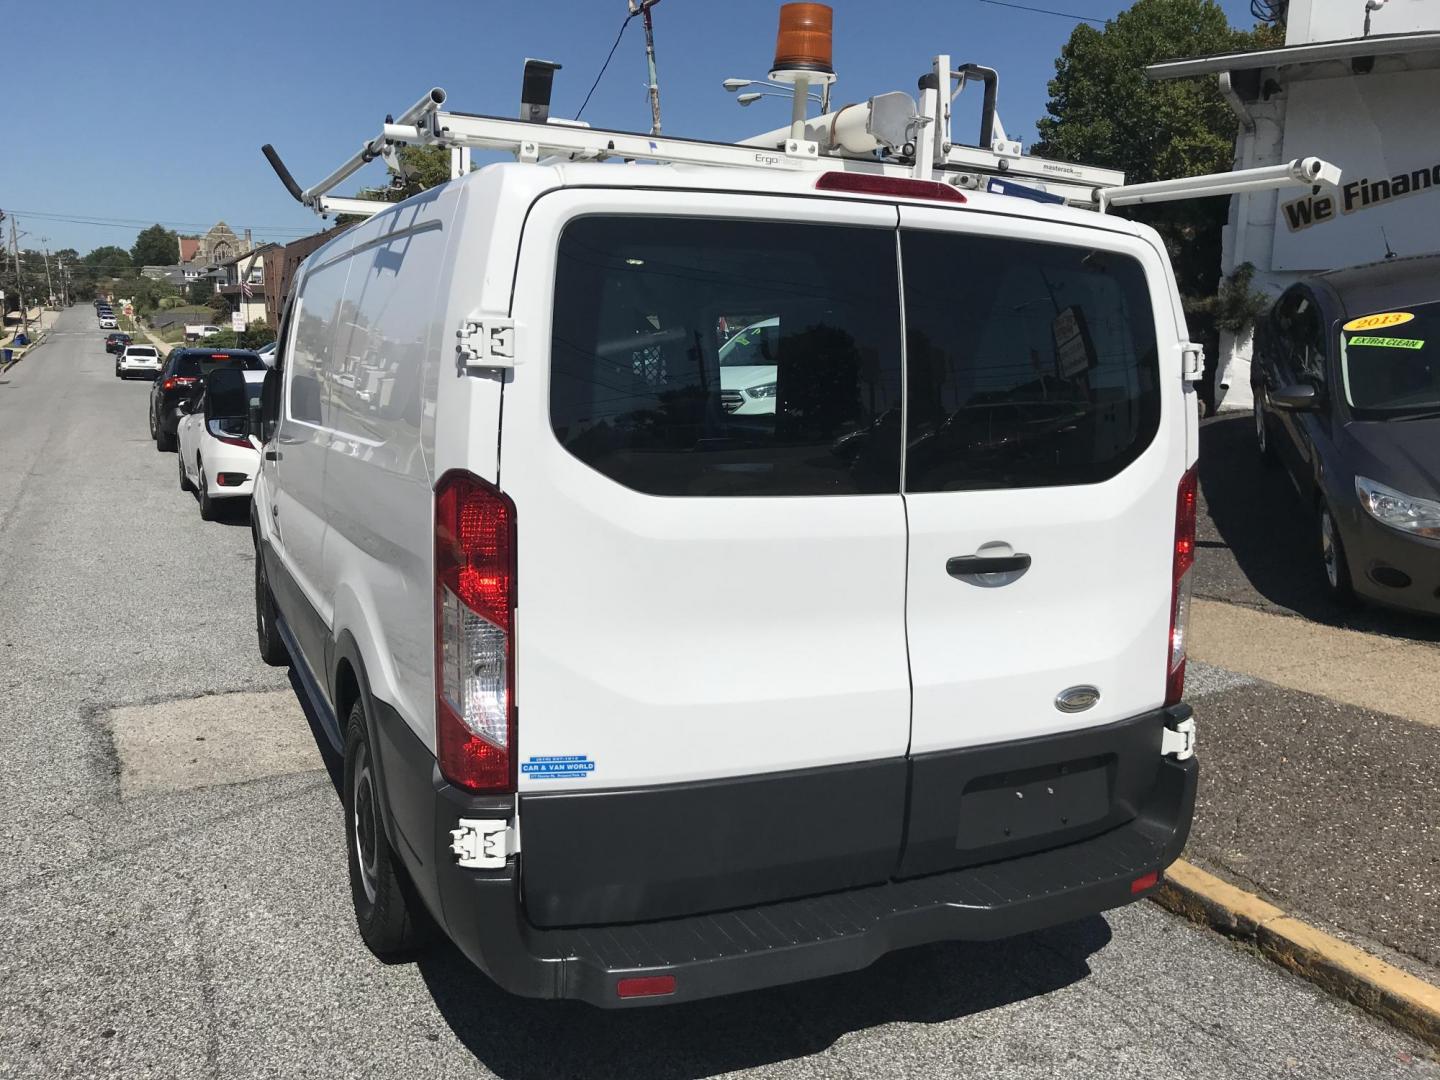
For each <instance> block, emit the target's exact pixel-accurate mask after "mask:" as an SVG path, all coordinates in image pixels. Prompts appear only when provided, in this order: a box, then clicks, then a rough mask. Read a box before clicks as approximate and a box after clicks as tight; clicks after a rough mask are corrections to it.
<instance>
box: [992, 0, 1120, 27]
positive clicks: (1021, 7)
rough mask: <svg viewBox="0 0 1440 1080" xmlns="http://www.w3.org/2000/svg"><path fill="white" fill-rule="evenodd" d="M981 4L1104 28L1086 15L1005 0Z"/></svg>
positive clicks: (1097, 20) (1099, 20)
mask: <svg viewBox="0 0 1440 1080" xmlns="http://www.w3.org/2000/svg"><path fill="white" fill-rule="evenodd" d="M980 2H981V3H982V4H994V5H995V6H996V7H1007V8H1014V9H1015V10H1017V11H1032V12H1034V13H1035V14H1036V15H1058V16H1059V17H1060V18H1062V19H1074V20H1075V21H1076V22H1087V23H1094V24H1095V25H1096V26H1104V25H1105V20H1104V19H1092V18H1090V16H1088V15H1072V14H1071V13H1070V12H1068V11H1051V10H1050V9H1049V8H1038V7H1029V6H1027V5H1025V4H1009V3H1006V2H1005V0H980Z"/></svg>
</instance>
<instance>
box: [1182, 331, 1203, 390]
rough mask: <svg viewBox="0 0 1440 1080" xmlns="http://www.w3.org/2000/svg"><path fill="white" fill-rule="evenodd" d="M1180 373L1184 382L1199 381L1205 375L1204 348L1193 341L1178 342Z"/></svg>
mask: <svg viewBox="0 0 1440 1080" xmlns="http://www.w3.org/2000/svg"><path fill="white" fill-rule="evenodd" d="M1180 373H1181V375H1182V376H1183V377H1184V379H1185V381H1186V382H1199V381H1200V380H1201V379H1202V378H1203V377H1204V376H1205V350H1204V348H1203V347H1201V346H1199V345H1196V344H1195V343H1194V342H1193V341H1182V342H1181V343H1180Z"/></svg>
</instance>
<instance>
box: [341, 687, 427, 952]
mask: <svg viewBox="0 0 1440 1080" xmlns="http://www.w3.org/2000/svg"><path fill="white" fill-rule="evenodd" d="M374 762H375V758H374V755H373V753H372V752H371V749H370V736H369V734H368V733H367V731H366V729H365V708H364V705H363V703H362V702H359V701H357V702H356V703H355V705H354V707H353V708H351V710H350V719H349V723H348V725H347V726H346V729H345V795H344V801H345V849H346V852H347V854H348V855H349V859H348V860H347V861H348V862H349V866H350V896H351V899H352V900H353V901H354V903H355V922H356V924H357V925H358V926H359V928H360V937H361V938H362V939H363V940H364V942H365V944H366V945H367V946H369V948H370V951H371V952H373V953H374V954H375V955H376V956H378V957H380V958H381V959H393V958H396V957H400V956H403V955H404V954H406V953H409V952H411V951H413V950H414V949H415V947H416V946H417V945H418V944H419V943H420V939H421V933H420V928H419V926H418V925H417V923H416V919H415V913H416V905H415V904H414V901H413V899H412V895H411V894H410V890H409V889H408V887H407V886H408V884H409V883H408V882H407V881H406V880H405V879H404V878H403V876H402V875H403V871H402V870H401V869H400V867H399V865H398V860H397V859H396V857H395V854H394V852H392V851H391V850H390V843H389V841H388V840H386V839H385V829H384V827H383V822H382V819H381V816H380V815H381V808H380V785H379V783H378V782H377V780H376V776H375V765H374Z"/></svg>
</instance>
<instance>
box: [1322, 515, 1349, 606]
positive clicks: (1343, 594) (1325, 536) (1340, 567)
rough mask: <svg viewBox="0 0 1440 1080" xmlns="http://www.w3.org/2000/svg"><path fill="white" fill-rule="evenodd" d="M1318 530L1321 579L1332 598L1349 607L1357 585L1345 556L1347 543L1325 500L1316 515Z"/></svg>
mask: <svg viewBox="0 0 1440 1080" xmlns="http://www.w3.org/2000/svg"><path fill="white" fill-rule="evenodd" d="M1315 522H1316V531H1317V532H1318V534H1319V547H1320V581H1321V582H1322V583H1323V584H1324V586H1325V591H1326V592H1327V593H1328V594H1329V596H1330V599H1332V600H1334V601H1335V602H1336V603H1337V604H1340V605H1342V606H1345V607H1348V606H1350V605H1351V604H1354V603H1355V586H1354V584H1353V583H1352V581H1351V578H1350V560H1349V559H1347V558H1346V557H1345V544H1344V542H1343V541H1342V540H1341V539H1340V529H1339V527H1338V526H1337V525H1336V524H1335V516H1334V515H1333V514H1331V513H1330V507H1328V506H1326V505H1325V504H1324V503H1323V502H1322V503H1321V504H1320V508H1319V510H1318V511H1317V513H1316V515H1315Z"/></svg>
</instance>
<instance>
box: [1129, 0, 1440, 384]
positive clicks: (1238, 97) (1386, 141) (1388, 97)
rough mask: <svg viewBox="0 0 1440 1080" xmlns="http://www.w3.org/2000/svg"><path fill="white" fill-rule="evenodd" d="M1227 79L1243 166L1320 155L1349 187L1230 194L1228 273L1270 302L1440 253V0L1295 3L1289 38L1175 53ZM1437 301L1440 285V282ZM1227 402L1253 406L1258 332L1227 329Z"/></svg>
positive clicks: (1177, 68) (1158, 69)
mask: <svg viewBox="0 0 1440 1080" xmlns="http://www.w3.org/2000/svg"><path fill="white" fill-rule="evenodd" d="M1146 74H1147V75H1149V76H1150V77H1151V78H1153V79H1180V78H1209V79H1216V80H1218V82H1219V85H1220V91H1221V93H1222V94H1223V95H1224V96H1225V98H1226V100H1227V101H1228V102H1229V103H1230V107H1231V108H1232V109H1233V110H1234V111H1235V114H1236V116H1237V117H1239V120H1240V132H1239V136H1238V137H1237V139H1236V143H1235V168H1237V169H1249V168H1256V167H1259V166H1263V165H1276V164H1279V163H1282V162H1286V161H1290V160H1292V159H1294V158H1299V157H1312V156H1313V157H1321V158H1324V159H1325V160H1327V161H1329V162H1332V163H1333V164H1335V165H1338V166H1339V167H1340V168H1341V170H1342V171H1343V174H1344V175H1343V178H1342V180H1341V184H1340V186H1339V187H1338V188H1336V189H1334V190H1328V189H1322V190H1320V191H1319V192H1311V191H1307V190H1303V189H1297V188H1286V189H1282V190H1280V191H1278V192H1277V191H1257V192H1245V193H1242V194H1238V195H1234V196H1232V197H1231V200H1230V218H1229V222H1228V224H1227V225H1226V228H1225V237H1224V249H1223V252H1224V253H1223V256H1222V266H1221V269H1222V271H1223V272H1224V273H1226V274H1229V273H1231V272H1232V271H1233V270H1234V269H1235V267H1237V266H1239V265H1241V264H1242V263H1246V262H1248V263H1252V264H1253V265H1254V266H1255V268H1256V275H1255V281H1256V284H1257V285H1258V286H1259V287H1260V288H1261V289H1263V290H1264V291H1265V292H1267V293H1269V294H1271V295H1272V296H1278V295H1279V294H1280V293H1281V292H1282V291H1283V290H1284V289H1285V288H1286V287H1287V286H1288V285H1290V284H1291V283H1292V282H1294V281H1297V280H1299V279H1301V278H1305V277H1308V276H1309V275H1311V274H1315V273H1318V272H1320V271H1323V270H1333V269H1336V268H1339V267H1345V266H1356V265H1359V264H1362V263H1367V262H1373V261H1375V260H1378V259H1383V258H1386V257H1387V255H1388V254H1389V253H1392V252H1393V253H1394V254H1395V255H1396V256H1404V255H1419V254H1425V253H1430V252H1436V251H1440V0H1291V3H1290V4H1289V13H1288V19H1287V22H1286V31H1285V45H1284V46H1283V47H1282V48H1276V49H1265V50H1261V51H1257V52H1245V53H1226V54H1221V55H1217V56H1203V57H1192V58H1187V59H1183V60H1170V61H1165V62H1163V63H1159V64H1155V65H1152V66H1151V67H1149V68H1147V69H1146ZM1436 292H1437V296H1440V283H1437V288H1436ZM1220 351H1221V362H1222V364H1223V365H1224V367H1222V370H1221V380H1223V382H1224V383H1225V384H1227V385H1228V388H1229V389H1228V391H1227V392H1226V396H1225V404H1226V406H1227V407H1241V408H1247V409H1248V408H1249V407H1250V377H1249V370H1250V336H1249V335H1248V334H1245V335H1243V336H1239V337H1237V336H1236V335H1229V334H1223V335H1222V336H1221V343H1220Z"/></svg>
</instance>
